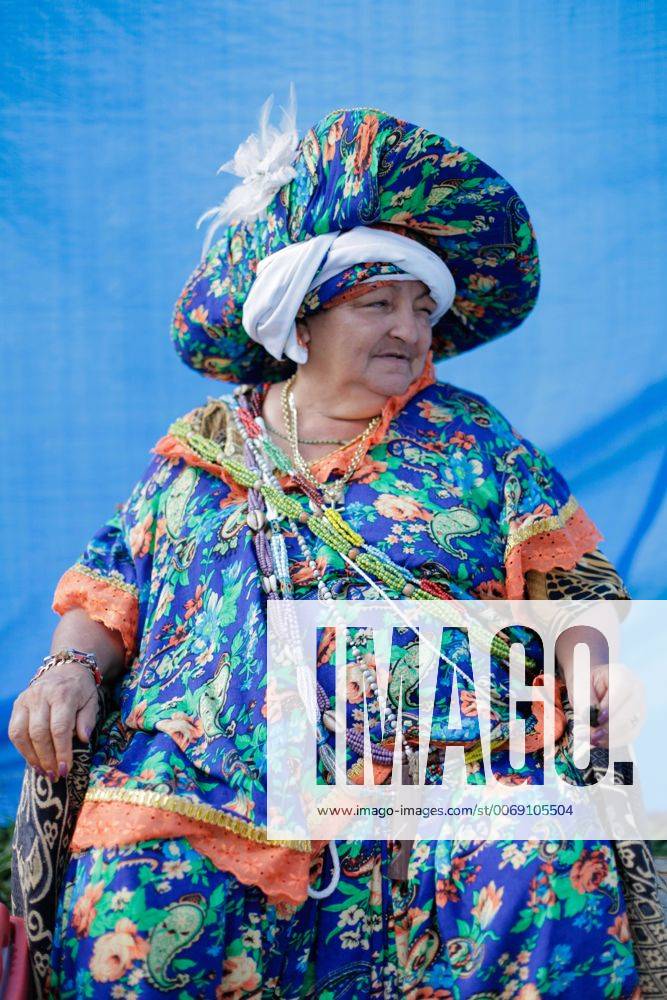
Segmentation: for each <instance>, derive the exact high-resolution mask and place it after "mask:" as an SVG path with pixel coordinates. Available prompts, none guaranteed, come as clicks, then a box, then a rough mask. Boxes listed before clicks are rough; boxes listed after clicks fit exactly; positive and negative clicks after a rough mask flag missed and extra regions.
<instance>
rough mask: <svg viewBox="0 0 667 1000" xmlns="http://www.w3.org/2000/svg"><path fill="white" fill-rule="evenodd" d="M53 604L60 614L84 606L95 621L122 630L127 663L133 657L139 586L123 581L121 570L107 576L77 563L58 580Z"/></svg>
mask: <svg viewBox="0 0 667 1000" xmlns="http://www.w3.org/2000/svg"><path fill="white" fill-rule="evenodd" d="M52 607H53V610H54V611H55V612H56V613H57V614H59V615H64V614H65V612H66V611H71V610H72V609H73V608H81V609H82V610H83V611H85V612H86V614H87V615H88V616H89V617H90V618H92V619H93V620H94V621H96V622H101V623H102V625H106V627H107V628H109V629H114V630H115V631H116V632H119V633H120V636H121V638H122V640H123V645H124V646H125V662H126V663H128V662H129V661H130V660H131V659H132V658H133V656H134V653H135V649H136V642H137V625H138V620H139V597H138V591H137V588H136V587H135V586H134V585H133V584H131V583H128V582H127V581H126V580H124V579H123V577H122V575H121V574H120V573H114V574H112V575H111V576H105V575H103V574H102V573H100V572H97V571H96V570H93V569H90V568H88V567H87V566H84V565H83V564H81V563H77V564H76V565H75V566H72V568H71V569H68V570H67V571H66V572H65V573H63V575H62V576H61V578H60V580H59V581H58V585H57V587H56V590H55V594H54V596H53V605H52Z"/></svg>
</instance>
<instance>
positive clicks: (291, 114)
mask: <svg viewBox="0 0 667 1000" xmlns="http://www.w3.org/2000/svg"><path fill="white" fill-rule="evenodd" d="M272 107H273V94H271V96H270V97H268V98H267V99H266V101H265V102H264V104H263V105H262V109H261V111H260V114H259V134H258V135H255V133H254V132H253V133H252V134H251V135H249V136H248V138H247V139H246V140H245V141H244V142H242V143H241V145H240V146H239V147H238V149H237V150H236V152H235V153H234V156H233V157H232V159H231V160H227V162H226V163H223V164H222V166H221V167H219V168H218V171H217V172H218V173H220V171H222V170H224V171H226V172H227V173H230V174H235V175H236V176H237V177H242V178H243V181H242V183H241V184H237V185H236V187H234V188H232V190H231V191H230V192H229V194H228V195H227V197H226V198H225V200H224V201H223V202H222V204H221V205H216V206H215V207H214V208H209V210H208V211H207V212H204V214H203V215H201V216H200V217H199V219H198V220H197V229H199V226H200V225H201V224H202V222H204V220H205V219H212V221H211V224H210V226H209V227H208V229H207V231H206V239H205V241H204V248H203V250H202V259H203V258H204V257H205V256H206V254H207V252H208V249H209V247H210V245H211V241H212V239H213V234H214V233H215V232H216V230H217V229H219V227H220V226H223V225H225V224H228V223H230V222H232V221H234V222H252V221H254V220H255V219H260V218H264V214H265V210H266V207H267V205H269V204H270V202H271V200H272V198H273V196H274V195H275V194H276V192H277V191H279V190H280V188H281V187H283V185H284V184H288V183H289V182H290V181H291V180H292V178H293V177H295V176H296V170H295V169H294V167H293V166H292V161H293V160H294V153H295V152H296V148H297V146H298V144H299V134H298V132H297V128H296V91H295V88H294V84H293V83H291V84H290V97H289V105H288V107H287V109H285V108H281V111H282V119H281V122H280V127H278V128H277V127H276V126H275V125H271V124H270V123H269V117H270V115H271V109H272Z"/></svg>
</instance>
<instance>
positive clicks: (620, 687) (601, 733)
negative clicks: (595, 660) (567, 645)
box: [591, 663, 646, 747]
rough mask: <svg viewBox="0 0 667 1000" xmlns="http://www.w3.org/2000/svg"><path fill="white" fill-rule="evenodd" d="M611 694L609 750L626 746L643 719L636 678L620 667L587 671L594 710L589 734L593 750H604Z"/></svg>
mask: <svg viewBox="0 0 667 1000" xmlns="http://www.w3.org/2000/svg"><path fill="white" fill-rule="evenodd" d="M610 686H612V687H613V692H614V695H613V697H614V706H615V708H614V720H613V725H612V737H613V743H612V744H611V745H612V746H627V745H628V744H629V743H632V742H633V740H635V739H636V737H637V736H638V734H639V731H640V729H641V726H642V723H643V722H644V719H645V717H646V701H645V698H644V693H643V688H642V686H641V684H640V681H639V678H638V677H637V676H636V674H634V673H633V672H632V671H631V670H629V669H628V667H626V666H624V665H623V664H621V663H611V664H609V665H607V664H599V665H598V666H596V667H593V669H592V670H591V708H594V709H597V725H596V726H595V727H594V728H593V730H592V736H591V742H592V743H593V745H594V746H598V747H608V746H610V743H609V690H610Z"/></svg>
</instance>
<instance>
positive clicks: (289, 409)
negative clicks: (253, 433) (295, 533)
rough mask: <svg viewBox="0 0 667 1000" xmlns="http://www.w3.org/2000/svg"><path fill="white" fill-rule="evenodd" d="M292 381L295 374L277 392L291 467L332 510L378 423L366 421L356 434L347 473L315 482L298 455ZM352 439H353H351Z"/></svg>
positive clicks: (296, 416) (360, 460)
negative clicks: (355, 441) (325, 481)
mask: <svg viewBox="0 0 667 1000" xmlns="http://www.w3.org/2000/svg"><path fill="white" fill-rule="evenodd" d="M295 379H296V374H294V375H292V377H291V378H289V379H288V380H287V381H286V382H285V383H284V385H283V387H282V389H281V391H280V402H281V406H282V412H283V421H284V423H285V429H286V430H287V436H288V440H289V443H290V445H291V448H292V459H293V461H294V465H295V467H296V468H297V469H298V471H299V472H300V473H301V476H302V477H303V478H304V479H306V480H307V482H308V483H309V484H310V486H311V487H314V488H315V489H316V490H317V491H319V493H320V495H321V496H322V498H323V499H324V500H325V502H326V503H327V504H328V505H329V507H331V508H333V509H336V507H337V506H338V505H339V504H340V503H341V501H342V496H343V490H344V489H345V486H346V485H347V483H348V482H349V481H350V479H351V478H352V476H353V475H354V473H355V472H356V471H357V469H358V468H359V466H360V465H361V462H362V459H363V457H364V454H365V445H366V441H367V440H368V438H369V437H370V436H371V434H372V433H373V431H374V430H375V429H376V427H377V426H378V425H379V423H380V419H381V418H380V417H379V416H376V417H373V418H372V419H371V420H370V421H369V422H368V426H367V427H366V429H365V430H364V431H363V432H362V433H361V434H360V435H359V442H358V444H357V446H356V448H355V450H354V454H353V455H352V458H351V459H350V462H349V465H348V468H347V471H346V472H345V474H344V475H343V476H341V477H340V478H339V479H337V480H335V481H334V482H333V483H321V482H320V481H319V479H317V478H316V477H315V476H314V475H313V474H312V472H311V471H310V469H309V468H308V465H307V463H306V461H305V459H304V458H303V456H302V455H301V452H300V451H299V436H298V414H297V409H296V403H295V401H294V392H293V391H292V386H293V384H294V380H295ZM352 440H354V438H353V439H352Z"/></svg>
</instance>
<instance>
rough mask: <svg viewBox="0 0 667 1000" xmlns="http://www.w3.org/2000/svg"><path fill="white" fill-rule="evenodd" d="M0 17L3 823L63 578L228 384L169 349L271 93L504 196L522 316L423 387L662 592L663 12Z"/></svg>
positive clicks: (551, 9)
mask: <svg viewBox="0 0 667 1000" xmlns="http://www.w3.org/2000/svg"><path fill="white" fill-rule="evenodd" d="M3 22H4V23H3V31H2V32H1V33H0V47H1V55H2V58H1V59H0V82H1V90H2V142H1V144H0V155H1V156H2V161H3V162H2V179H1V181H0V183H1V185H2V188H1V191H2V203H3V207H2V217H1V225H2V246H3V251H4V252H3V254H2V260H1V262H0V277H1V287H2V293H3V305H2V338H3V353H2V357H3V364H2V374H3V378H4V386H3V391H2V402H3V419H2V424H1V430H0V433H1V434H2V439H3V440H2V444H3V458H4V461H3V480H4V482H3V485H4V489H3V491H2V495H1V498H0V519H1V523H2V531H3V535H4V539H3V540H4V548H3V552H4V558H3V560H2V573H3V577H4V596H3V601H2V606H1V609H0V615H1V618H0V642H1V644H2V663H3V682H2V697H3V698H4V701H0V767H2V773H3V778H2V779H0V784H1V787H2V790H1V791H0V813H2V812H11V811H12V809H13V808H14V804H15V800H16V794H17V789H18V777H19V773H20V770H21V765H20V758H19V757H18V754H16V753H15V752H14V750H13V748H12V747H11V745H9V744H8V743H7V741H6V739H5V734H6V725H7V720H8V718H9V713H10V707H11V702H12V700H13V697H15V695H16V693H17V692H18V691H19V690H20V689H21V688H22V687H23V686H24V685H25V683H26V681H27V680H28V678H29V677H30V676H31V674H32V673H33V672H34V670H35V668H36V665H37V663H38V661H39V660H40V659H41V657H42V656H43V655H44V653H45V651H46V650H47V648H48V644H49V637H50V632H51V629H52V627H53V625H54V624H55V619H54V616H53V613H52V612H51V610H50V600H51V595H52V592H53V588H54V585H55V583H56V581H57V579H58V577H59V575H60V573H61V572H62V571H63V570H64V569H65V568H66V567H67V566H68V565H69V564H70V563H71V562H72V561H73V560H74V559H75V558H76V557H77V555H78V553H79V550H80V549H81V547H82V546H83V544H84V542H85V541H86V539H87V538H88V537H89V536H90V535H91V533H92V532H93V531H94V530H95V529H96V528H97V527H98V525H99V524H100V523H101V522H102V521H103V520H104V519H105V518H106V517H107V516H108V515H109V513H110V512H111V511H112V510H113V508H114V505H115V504H116V503H118V502H120V501H122V500H123V499H124V498H125V496H126V495H127V493H128V491H129V489H130V488H131V486H132V484H133V482H134V481H135V479H136V478H137V477H138V475H139V473H140V472H141V470H142V469H143V467H144V465H145V464H146V461H147V455H148V450H149V448H150V447H151V445H152V444H153V443H154V442H155V440H156V439H157V438H158V437H159V436H160V435H161V434H162V433H163V432H164V430H165V429H166V427H167V425H168V423H169V422H170V420H171V419H172V418H173V417H175V416H176V415H178V414H181V413H183V412H185V411H186V410H188V409H190V408H191V407H193V406H195V405H196V404H198V403H199V402H201V401H203V400H204V399H205V397H206V396H207V394H211V393H214V394H217V393H219V392H220V391H221V388H220V387H219V386H218V385H216V384H215V383H212V382H206V381H204V380H203V379H202V378H201V377H200V376H198V375H195V374H194V373H191V372H190V371H188V370H187V369H186V368H184V367H183V366H182V365H181V364H180V363H179V362H178V360H177V359H176V356H175V354H174V353H173V351H172V348H171V345H170V342H169V337H168V330H169V320H170V314H171V309H172V306H173V303H174V301H175V299H176V297H177V295H178V293H179V292H180V290H181V288H182V286H183V284H184V282H185V280H186V278H187V277H188V275H189V273H190V271H191V270H192V269H193V267H194V266H195V264H196V263H197V260H198V257H199V250H200V246H201V233H197V232H196V231H195V229H194V221H195V220H196V218H197V217H198V216H199V214H200V212H201V211H203V210H204V209H205V208H208V207H209V206H211V205H213V204H216V203H218V202H219V201H220V200H221V198H222V197H223V196H224V194H225V193H226V191H227V190H228V188H229V185H230V184H231V183H232V179H231V178H229V177H228V175H219V176H216V170H217V167H218V166H219V164H220V163H222V162H223V161H224V160H226V159H227V158H228V157H229V156H231V155H232V154H233V152H234V150H235V148H236V146H237V145H238V143H239V142H240V141H241V140H242V139H244V138H245V136H246V135H247V134H248V132H249V131H251V130H252V129H253V127H254V126H255V123H256V118H257V112H258V110H259V107H260V105H261V103H262V101H263V100H264V98H265V97H266V96H267V95H268V94H269V93H271V92H275V94H276V103H277V104H280V103H284V102H285V101H286V100H287V92H288V85H289V81H290V80H294V81H295V83H296V87H297V97H298V101H299V125H300V129H301V131H302V132H303V130H304V129H305V128H307V127H308V126H309V125H310V124H312V123H313V122H314V121H315V120H317V119H318V118H319V117H320V116H321V115H323V114H324V113H325V112H327V111H328V110H330V109H331V108H335V107H341V106H344V105H349V106H357V105H365V104H368V105H371V106H375V107H379V108H381V109H383V110H386V111H389V112H391V113H395V114H397V115H399V116H401V117H404V118H407V119H408V120H410V121H414V122H418V123H420V124H423V125H426V126H428V127H429V128H431V129H432V130H434V131H438V132H441V133H442V134H444V135H446V136H448V137H449V138H450V139H452V140H454V141H456V142H459V143H461V144H462V145H464V146H466V147H467V148H469V149H472V150H474V151H475V152H476V153H477V154H478V155H480V156H481V157H482V158H483V159H484V160H486V161H488V162H489V163H491V164H492V165H493V166H494V167H496V168H497V169H498V170H500V171H501V172H502V173H503V174H505V175H506V176H507V177H508V178H509V179H510V180H511V181H512V183H513V184H514V185H515V186H516V187H517V188H518V190H519V192H520V193H521V195H522V196H523V198H524V199H525V201H526V202H527V204H528V206H529V209H530V210H531V212H532V215H533V219H534V222H535V227H536V231H537V235H538V239H539V242H540V249H541V255H542V265H543V286H542V291H541V296H540V300H539V303H538V306H537V309H536V311H535V313H534V314H533V315H532V316H531V317H530V318H529V319H528V321H527V322H526V323H525V324H524V325H523V327H521V328H520V329H519V330H518V331H517V332H515V333H514V334H512V335H510V336H509V337H507V338H505V339H502V340H500V341H498V342H497V343H495V344H492V345H490V346H488V347H485V348H484V349H482V350H479V351H477V352H474V353H472V354H470V355H466V356H464V357H462V358H460V359H456V360H453V361H450V362H447V363H445V364H442V365H441V366H440V367H439V375H440V377H441V378H443V379H445V380H447V381H450V382H453V383H455V384H457V385H462V386H465V387H467V388H470V389H473V390H475V391H477V392H481V393H482V394H483V395H485V396H487V397H488V398H489V399H490V400H491V401H492V402H493V403H494V404H495V405H497V406H498V407H499V408H500V409H501V410H502V411H503V412H504V413H505V414H506V415H507V416H509V417H510V418H511V419H512V421H513V422H514V424H515V426H516V427H517V428H518V429H519V430H520V431H521V432H522V433H524V434H526V435H527V436H528V437H530V438H531V439H533V440H534V441H535V442H536V443H538V444H539V445H541V446H542V447H544V448H545V449H546V450H547V451H548V452H549V454H550V455H551V457H552V458H553V459H554V460H555V461H556V463H557V464H558V465H559V467H560V468H561V470H562V471H563V473H564V474H565V475H566V477H567V478H568V479H569V481H570V484H571V486H572V488H573V490H574V492H575V493H576V495H577V496H578V497H579V499H580V500H581V501H582V502H583V504H584V506H585V507H586V508H587V509H588V511H589V512H590V513H591V515H592V516H593V517H594V519H595V520H596V521H597V523H598V524H599V526H600V527H601V530H602V531H603V532H604V534H605V536H606V542H605V546H604V547H605V548H606V551H607V553H608V554H609V555H610V557H612V558H613V559H614V560H616V561H617V563H618V564H619V565H620V567H621V569H622V571H623V572H624V574H625V576H626V579H627V581H628V583H629V585H630V588H631V590H632V592H633V594H634V595H635V596H636V597H643V598H656V597H664V596H667V579H666V577H665V570H664V547H665V540H666V537H665V536H666V530H667V509H666V508H665V505H664V504H663V498H664V487H665V479H666V478H667V476H666V473H667V452H666V451H665V441H666V440H667V435H666V434H665V425H666V424H667V399H666V397H667V394H666V392H665V386H666V384H667V352H666V351H665V347H664V330H665V325H664V318H663V312H664V306H663V302H664V289H665V278H666V275H665V269H664V260H665V250H664V245H665V215H666V213H665V197H666V196H665V186H664V183H663V182H662V175H661V172H660V165H661V164H662V165H663V167H664V163H665V162H666V161H665V152H666V151H665V145H666V143H665V116H664V109H665V107H666V106H667V101H666V97H667V95H666V94H665V72H664V52H665V44H666V32H665V27H666V22H667V7H666V6H665V5H664V4H661V3H659V2H658V0H656V2H650V0H645V2H643V3H641V4H639V3H636V2H633V0H623V2H615V3H614V2H610V0H587V2H586V3H576V2H559V3H549V4H537V3H525V2H522V0H498V2H495V3H488V2H485V0H467V2H466V3H465V4H462V3H454V2H433V0H424V2H422V0H413V2H412V3H410V4H408V5H406V4H405V3H404V2H402V0H383V2H382V3H380V2H377V3H372V2H369V3H352V2H349V0H334V2H332V3H329V4H313V3H309V2H308V0H292V2H290V3H285V2H280V0H278V2H277V0H273V2H255V3H253V4H248V3H244V2H241V0H224V2H219V3H215V2H212V0H200V2H199V3H197V4H190V3H186V2H185V0H172V2H171V3H169V4H166V5H165V4H160V3H157V2H154V0H153V2H146V0H145V2H143V3H141V4H131V3H129V2H125V3H123V2H107V0H97V2H95V0H87V2H82V3H75V2H72V0H69V2H68V0H61V2H57V3H51V4H40V3H36V2H34V0H7V2H6V3H5V4H4V5H3ZM222 391H224V387H222Z"/></svg>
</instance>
